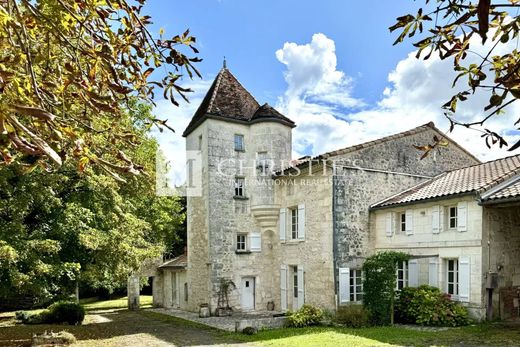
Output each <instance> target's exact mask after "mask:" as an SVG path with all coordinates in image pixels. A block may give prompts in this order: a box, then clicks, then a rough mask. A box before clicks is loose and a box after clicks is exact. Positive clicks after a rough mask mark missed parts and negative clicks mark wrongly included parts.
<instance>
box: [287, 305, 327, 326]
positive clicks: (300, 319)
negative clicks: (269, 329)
mask: <svg viewBox="0 0 520 347" xmlns="http://www.w3.org/2000/svg"><path fill="white" fill-rule="evenodd" d="M322 318H323V311H322V310H321V308H319V307H316V306H312V305H303V306H302V307H301V308H300V309H299V310H298V311H289V312H288V313H287V326H289V327H295V328H303V327H308V326H310V325H318V324H320V322H321V319H322Z"/></svg>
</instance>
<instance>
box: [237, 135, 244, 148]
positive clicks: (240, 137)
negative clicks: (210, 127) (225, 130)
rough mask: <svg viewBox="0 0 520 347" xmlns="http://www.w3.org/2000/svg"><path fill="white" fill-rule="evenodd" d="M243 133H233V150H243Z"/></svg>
mask: <svg viewBox="0 0 520 347" xmlns="http://www.w3.org/2000/svg"><path fill="white" fill-rule="evenodd" d="M244 150H245V146H244V135H240V134H235V151H244Z"/></svg>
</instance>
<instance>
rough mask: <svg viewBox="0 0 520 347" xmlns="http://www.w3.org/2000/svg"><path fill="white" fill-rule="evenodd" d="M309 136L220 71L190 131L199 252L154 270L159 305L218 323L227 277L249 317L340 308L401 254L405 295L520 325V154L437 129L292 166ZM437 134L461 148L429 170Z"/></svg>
mask: <svg viewBox="0 0 520 347" xmlns="http://www.w3.org/2000/svg"><path fill="white" fill-rule="evenodd" d="M295 126H296V124H295V123H294V122H293V121H291V120H290V119H288V118H287V117H285V116H283V115H282V114H280V113H279V112H278V111H276V110H275V109H274V108H272V107H271V106H269V105H268V104H264V105H260V104H259V103H258V102H257V101H256V100H255V98H254V97H253V96H252V95H251V94H250V93H249V92H248V91H247V90H246V89H245V88H244V87H243V86H242V85H241V84H240V83H239V82H238V80H237V79H236V78H235V77H234V76H233V75H232V74H231V72H230V71H229V70H228V69H227V68H225V67H224V68H223V69H222V70H221V71H220V72H219V73H218V75H217V77H216V78H215V81H214V82H213V84H212V86H211V88H210V89H209V91H208V93H207V95H206V96H205V98H204V100H203V101H202V103H201V105H200V107H199V108H198V110H197V111H196V113H195V115H194V116H193V119H192V120H191V122H190V123H189V125H188V127H187V128H186V130H185V131H184V134H183V136H184V137H185V138H186V149H187V151H200V166H201V168H200V169H201V182H200V188H201V189H200V190H201V193H200V194H198V195H197V196H188V198H187V227H188V240H187V241H188V242H187V253H186V254H185V255H182V256H181V257H178V258H176V259H173V260H170V261H167V262H165V263H164V264H162V265H160V266H159V267H158V268H157V270H156V272H155V274H154V275H155V277H154V304H155V305H157V306H163V307H171V308H180V309H185V310H189V311H198V310H199V306H200V305H201V304H207V305H209V307H210V311H211V312H212V313H213V312H215V310H216V309H217V308H218V306H221V305H222V302H219V290H220V286H221V283H222V280H223V279H225V280H231V281H232V282H233V283H234V285H235V287H232V288H231V291H230V294H229V305H230V306H231V307H232V308H233V310H235V311H266V310H268V309H271V310H273V309H274V310H275V311H285V310H292V309H297V308H299V307H301V306H302V305H303V304H304V303H310V304H313V305H318V306H321V307H323V308H327V309H335V308H337V307H338V306H339V305H348V304H351V303H359V302H361V301H362V299H363V287H362V270H361V267H362V265H363V261H364V259H365V258H366V257H368V256H370V255H372V254H374V252H376V251H379V250H400V251H404V252H406V253H408V254H410V255H411V259H410V260H409V261H408V262H405V263H403V264H400V266H399V269H398V272H397V274H396V276H397V285H398V287H399V288H402V287H403V286H417V285H420V284H423V283H426V284H431V285H434V286H438V287H439V288H441V289H442V290H443V291H445V292H447V293H450V294H451V295H452V297H453V299H454V300H460V301H461V302H463V303H464V304H465V305H467V306H468V308H469V309H470V312H471V313H472V315H473V316H475V317H477V318H484V317H485V315H486V312H487V313H488V315H489V317H490V318H491V317H496V316H498V315H500V316H502V317H507V316H513V315H515V314H516V315H518V313H515V312H516V311H515V307H517V306H518V296H519V295H520V294H519V288H520V287H519V286H520V209H519V206H520V205H519V204H518V198H519V197H520V178H519V177H520V176H518V174H519V172H520V157H518V156H516V157H510V158H506V159H501V160H497V161H494V162H489V163H484V164H482V163H481V162H480V161H479V160H478V159H477V158H475V157H474V156H473V155H472V154H471V153H469V152H468V151H466V150H465V149H464V148H462V147H461V146H460V145H458V144H457V143H456V142H454V141H452V140H451V139H449V138H447V137H446V135H445V134H443V133H442V132H440V131H439V130H438V129H437V128H436V127H435V126H434V124H433V123H428V124H425V125H423V126H419V127H417V128H413V129H410V130H408V131H405V132H402V133H398V134H394V135H391V136H387V137H384V138H381V139H378V140H375V141H370V142H366V143H363V144H359V145H356V146H350V147H346V148H342V149H338V150H336V151H332V152H328V153H324V154H321V155H319V156H316V157H313V158H310V157H308V158H300V159H298V160H292V158H291V152H292V148H291V132H292V129H293V128H294V127H295ZM434 136H436V137H439V138H444V139H446V141H447V142H448V143H449V144H448V145H447V146H445V147H440V148H439V149H438V150H436V151H435V152H434V153H431V154H430V155H429V156H428V157H426V158H425V159H423V160H420V159H419V157H420V155H421V152H420V151H418V150H416V149H415V148H414V147H413V145H425V144H428V143H431V142H432V141H433V140H432V139H433V138H434ZM515 305H516V306H515ZM516 310H517V309H516Z"/></svg>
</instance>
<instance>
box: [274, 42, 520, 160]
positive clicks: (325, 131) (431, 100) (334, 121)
mask: <svg viewBox="0 0 520 347" xmlns="http://www.w3.org/2000/svg"><path fill="white" fill-rule="evenodd" d="M490 44H491V42H488V43H487V44H486V46H485V47H482V46H481V45H480V43H479V42H478V40H477V39H476V38H475V41H474V42H472V50H474V51H477V52H483V51H484V50H485V49H486V48H488V47H489V45H490ZM510 49H511V47H508V46H506V45H503V46H501V47H499V48H498V51H497V53H498V54H502V53H503V52H505V51H507V50H510ZM276 57H277V58H278V60H279V61H280V62H281V63H283V64H285V65H286V68H287V70H286V72H285V79H286V81H287V84H288V88H287V91H286V93H285V95H284V96H283V97H281V98H280V99H279V103H278V105H277V106H278V107H279V108H280V109H281V111H282V112H285V114H286V115H287V116H289V117H290V118H292V119H293V120H294V121H295V122H296V123H297V125H298V126H297V127H296V128H295V130H294V135H293V138H294V144H293V146H294V151H295V155H302V154H318V153H322V152H326V151H329V150H333V149H337V148H341V147H345V146H348V145H352V144H356V143H360V142H364V141H368V140H372V139H375V138H378V137H381V136H385V135H388V134H392V133H396V132H400V131H403V130H407V129H410V128H412V127H415V126H419V125H422V124H425V123H428V122H430V121H434V122H435V124H436V125H437V127H439V128H440V129H441V130H447V129H448V126H449V123H448V121H447V119H446V118H445V117H444V114H443V110H442V109H441V105H442V104H444V103H445V102H446V101H447V100H449V99H450V97H451V95H453V94H454V93H455V92H456V91H458V90H463V89H465V86H464V84H463V83H464V82H460V83H459V85H460V86H459V85H457V86H456V88H455V89H452V88H451V84H452V81H453V78H454V77H455V72H454V71H453V61H452V60H451V59H446V60H440V59H439V58H437V57H433V56H432V58H430V59H429V60H427V61H424V60H418V59H416V58H415V52H412V53H410V54H409V55H408V57H407V58H405V59H403V60H401V61H400V62H399V63H398V64H397V66H396V67H395V69H394V71H392V72H390V74H389V76H388V81H389V83H390V85H389V87H388V88H386V89H385V90H384V91H383V93H382V96H381V99H380V101H379V102H378V103H377V104H376V105H371V106H367V105H364V104H363V102H362V101H360V100H357V99H355V98H353V97H352V96H351V95H352V94H351V93H352V85H353V80H352V78H350V77H348V76H346V75H345V74H344V73H343V72H342V71H338V70H337V69H336V53H335V46H334V41H332V40H331V39H329V38H327V37H326V36H325V35H323V34H315V35H314V36H313V37H312V41H311V43H308V44H303V45H298V44H296V43H285V44H284V46H283V48H282V49H280V50H278V51H277V52H276ZM477 60H478V56H476V55H473V56H468V58H467V61H468V63H470V62H472V61H477ZM489 76H490V79H491V78H492V73H490V74H489ZM461 81H463V79H461ZM488 84H489V83H488ZM488 98H489V94H487V93H484V92H477V93H476V94H475V95H474V96H472V97H470V98H469V100H468V101H465V102H463V103H459V105H458V109H457V113H456V116H457V119H459V120H461V121H465V122H469V121H475V120H479V119H481V118H482V117H483V115H485V113H484V111H483V108H484V106H485V105H486V104H487V101H488ZM360 106H364V107H362V108H361V109H360ZM518 111H520V107H519V106H516V105H514V107H511V108H510V109H509V110H508V112H507V115H505V116H499V117H494V118H493V119H492V120H490V121H489V123H486V127H488V128H489V129H492V130H494V131H497V132H498V133H500V134H502V135H506V130H507V129H509V128H511V125H512V124H513V122H514V120H513V118H514V116H515V115H517V114H519V112H518ZM448 136H450V137H452V138H453V139H454V140H455V141H457V142H459V143H460V144H461V145H462V146H464V147H466V148H467V149H469V150H470V151H471V152H472V153H474V154H475V155H476V156H478V157H479V158H481V159H483V160H489V159H494V158H497V157H502V156H506V155H510V154H511V153H510V152H507V151H506V150H504V149H502V150H500V149H498V147H493V149H492V150H489V149H488V148H487V147H486V146H485V144H484V141H483V140H482V139H481V137H480V133H478V132H476V131H472V130H468V129H465V128H456V130H455V131H454V132H453V133H450V134H448ZM518 137H519V136H506V139H508V141H509V142H510V143H514V142H515V139H518Z"/></svg>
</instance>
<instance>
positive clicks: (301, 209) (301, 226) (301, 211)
mask: <svg viewBox="0 0 520 347" xmlns="http://www.w3.org/2000/svg"><path fill="white" fill-rule="evenodd" d="M298 239H300V240H305V204H300V205H298Z"/></svg>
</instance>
